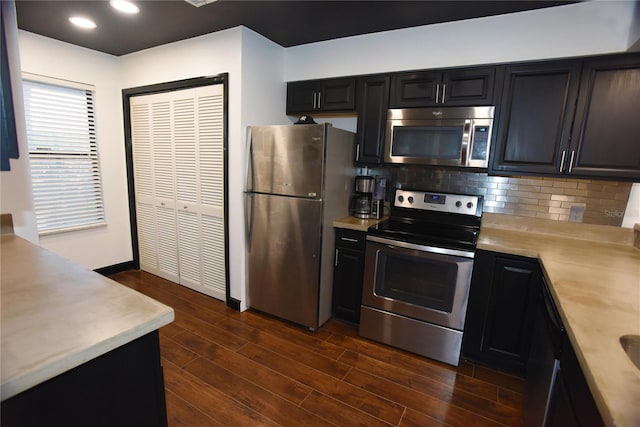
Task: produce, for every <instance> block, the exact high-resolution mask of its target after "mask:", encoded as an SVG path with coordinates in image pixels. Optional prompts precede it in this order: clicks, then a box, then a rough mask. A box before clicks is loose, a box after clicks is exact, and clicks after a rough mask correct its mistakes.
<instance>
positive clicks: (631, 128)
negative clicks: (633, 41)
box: [569, 54, 640, 180]
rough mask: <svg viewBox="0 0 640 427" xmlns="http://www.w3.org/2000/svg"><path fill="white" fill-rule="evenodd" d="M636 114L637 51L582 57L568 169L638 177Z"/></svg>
mask: <svg viewBox="0 0 640 427" xmlns="http://www.w3.org/2000/svg"><path fill="white" fill-rule="evenodd" d="M639 117H640V55H638V54H634V55H630V56H623V57H617V58H612V59H609V58H607V59H599V60H593V61H586V62H585V63H584V68H583V71H582V82H581V84H580V97H579V98H578V108H577V111H576V119H575V125H574V130H573V141H574V144H573V147H572V151H571V158H572V159H573V162H571V164H570V166H569V169H570V172H571V173H572V174H579V175H589V176H607V177H619V178H630V179H634V180H638V178H640V144H639V143H638V135H640V120H638V118H639Z"/></svg>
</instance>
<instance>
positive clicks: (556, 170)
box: [492, 62, 580, 174]
mask: <svg viewBox="0 0 640 427" xmlns="http://www.w3.org/2000/svg"><path fill="white" fill-rule="evenodd" d="M579 73H580V63H577V62H551V63H539V64H534V65H511V66H508V67H506V69H505V77H504V86H503V92H502V104H501V108H500V111H499V117H498V128H497V130H498V132H497V139H496V141H495V142H496V144H495V148H494V152H493V161H492V171H493V172H499V173H502V174H504V173H507V174H509V173H511V174H518V173H528V174H560V173H561V166H564V165H563V163H564V162H563V152H564V157H565V161H566V154H567V153H566V149H567V147H568V143H569V136H570V131H571V120H572V117H573V112H574V106H575V100H576V97H577V92H578V83H579Z"/></svg>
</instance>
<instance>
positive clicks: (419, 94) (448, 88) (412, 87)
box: [389, 67, 496, 108]
mask: <svg viewBox="0 0 640 427" xmlns="http://www.w3.org/2000/svg"><path fill="white" fill-rule="evenodd" d="M495 77H496V68H495V67H478V68H465V69H453V70H430V71H421V72H414V73H403V74H396V75H393V76H392V77H391V98H390V103H389V107H390V108H408V107H432V106H451V107H453V106H465V105H492V103H493V89H494V82H495Z"/></svg>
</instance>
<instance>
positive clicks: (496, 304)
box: [463, 251, 541, 373]
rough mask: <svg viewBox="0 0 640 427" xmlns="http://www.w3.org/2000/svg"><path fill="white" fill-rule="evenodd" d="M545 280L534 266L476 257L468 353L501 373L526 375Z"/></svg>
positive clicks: (523, 260)
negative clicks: (536, 313) (542, 281)
mask: <svg viewBox="0 0 640 427" xmlns="http://www.w3.org/2000/svg"><path fill="white" fill-rule="evenodd" d="M540 280H541V275H540V269H539V266H538V263H537V261H535V260H529V259H527V258H522V257H512V256H506V255H495V254H492V253H489V252H484V251H479V252H476V258H475V264H474V273H473V278H472V282H471V290H470V293H469V303H468V308H467V319H466V323H465V333H464V343H463V346H464V348H463V349H464V353H465V354H466V355H468V356H470V357H472V358H475V359H478V360H480V361H482V362H485V363H490V364H493V365H495V366H496V367H498V368H501V369H506V370H511V371H515V372H519V373H523V372H524V370H525V368H526V363H527V360H528V357H529V348H530V344H531V336H532V332H533V325H534V320H535V311H536V306H537V304H538V293H539V289H540Z"/></svg>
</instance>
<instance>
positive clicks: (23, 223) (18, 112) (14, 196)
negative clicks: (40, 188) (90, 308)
mask: <svg viewBox="0 0 640 427" xmlns="http://www.w3.org/2000/svg"><path fill="white" fill-rule="evenodd" d="M0 3H1V4H0V6H1V7H2V20H3V23H4V27H5V31H6V36H7V40H6V42H7V54H8V57H9V68H10V69H9V73H10V76H11V91H12V95H13V105H14V109H15V118H16V132H17V135H18V151H19V158H17V159H10V164H11V170H10V171H3V172H0V187H1V194H2V199H1V202H0V212H2V213H10V214H11V215H12V217H13V231H14V233H15V234H16V235H17V236H20V237H22V238H24V239H27V240H29V241H31V242H33V243H38V229H37V227H36V214H35V211H34V208H33V197H32V194H31V174H30V172H29V171H30V168H29V156H28V149H27V137H26V127H25V122H24V107H23V101H22V80H21V77H20V74H21V71H20V52H19V47H18V27H17V25H16V12H15V8H14V4H13V2H6V1H3V2H0Z"/></svg>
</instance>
